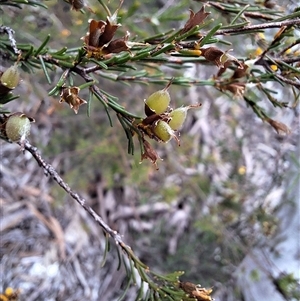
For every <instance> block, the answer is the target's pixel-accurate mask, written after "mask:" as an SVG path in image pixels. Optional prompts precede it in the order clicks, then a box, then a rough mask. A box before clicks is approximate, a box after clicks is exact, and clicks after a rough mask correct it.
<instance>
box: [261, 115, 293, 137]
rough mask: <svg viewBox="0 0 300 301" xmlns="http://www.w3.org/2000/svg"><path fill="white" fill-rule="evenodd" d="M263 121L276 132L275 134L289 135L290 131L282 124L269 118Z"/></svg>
mask: <svg viewBox="0 0 300 301" xmlns="http://www.w3.org/2000/svg"><path fill="white" fill-rule="evenodd" d="M265 121H266V122H268V123H269V124H270V125H271V126H272V127H273V129H274V130H275V131H276V132H277V134H282V133H283V134H290V133H291V130H290V129H289V128H288V126H286V125H285V124H284V123H282V122H279V121H276V120H274V119H271V118H268V117H267V118H265Z"/></svg>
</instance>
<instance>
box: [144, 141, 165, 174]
mask: <svg viewBox="0 0 300 301" xmlns="http://www.w3.org/2000/svg"><path fill="white" fill-rule="evenodd" d="M143 146H144V152H143V154H142V157H141V162H140V163H142V161H143V160H144V159H149V160H150V161H151V162H152V164H154V165H155V168H156V169H157V170H158V166H157V163H156V162H157V160H158V159H160V160H162V159H161V158H160V157H159V155H158V153H157V152H156V150H155V149H154V148H152V146H151V145H150V143H149V142H148V141H147V140H143Z"/></svg>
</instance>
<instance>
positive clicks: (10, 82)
mask: <svg viewBox="0 0 300 301" xmlns="http://www.w3.org/2000/svg"><path fill="white" fill-rule="evenodd" d="M19 80H20V73H19V71H18V66H17V65H16V64H15V65H13V66H11V67H9V68H8V69H6V70H5V71H4V72H3V74H2V75H1V78H0V81H1V84H2V85H3V86H5V87H7V88H8V89H14V88H15V87H16V86H17V85H18V83H19Z"/></svg>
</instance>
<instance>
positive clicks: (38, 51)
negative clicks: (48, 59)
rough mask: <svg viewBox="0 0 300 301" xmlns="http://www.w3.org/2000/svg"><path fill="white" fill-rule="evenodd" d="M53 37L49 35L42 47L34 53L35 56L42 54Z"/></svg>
mask: <svg viewBox="0 0 300 301" xmlns="http://www.w3.org/2000/svg"><path fill="white" fill-rule="evenodd" d="M50 37H51V35H50V34H48V35H47V37H46V39H45V40H44V42H43V43H42V44H41V46H40V47H39V48H38V49H37V50H36V51H35V52H34V55H35V56H38V55H39V54H40V52H41V51H42V50H43V49H44V47H45V46H46V45H47V43H48V42H49V40H50Z"/></svg>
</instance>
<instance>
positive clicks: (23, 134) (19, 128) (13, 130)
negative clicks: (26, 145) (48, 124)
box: [5, 112, 34, 142]
mask: <svg viewBox="0 0 300 301" xmlns="http://www.w3.org/2000/svg"><path fill="white" fill-rule="evenodd" d="M33 121H34V119H33V118H29V117H27V116H26V115H25V114H23V113H20V112H18V113H14V114H12V115H10V116H8V117H7V121H6V124H5V133H6V136H7V138H9V139H10V140H11V141H13V142H18V141H24V140H25V139H26V138H27V137H28V136H29V134H30V126H31V125H30V123H31V122H33Z"/></svg>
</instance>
